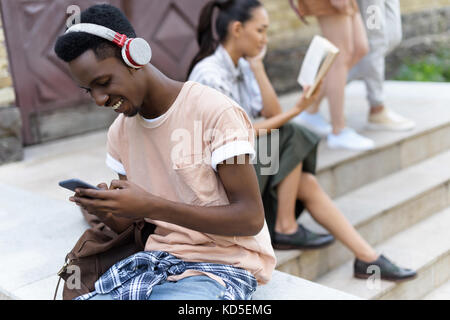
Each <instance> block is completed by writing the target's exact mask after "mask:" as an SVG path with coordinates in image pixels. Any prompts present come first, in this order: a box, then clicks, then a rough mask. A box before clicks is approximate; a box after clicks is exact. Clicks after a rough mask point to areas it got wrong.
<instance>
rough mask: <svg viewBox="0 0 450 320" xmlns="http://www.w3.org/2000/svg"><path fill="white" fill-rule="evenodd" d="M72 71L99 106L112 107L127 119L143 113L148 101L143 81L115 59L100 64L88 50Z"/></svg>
mask: <svg viewBox="0 0 450 320" xmlns="http://www.w3.org/2000/svg"><path fill="white" fill-rule="evenodd" d="M69 69H70V72H71V74H72V75H73V77H74V80H75V81H76V82H77V83H78V84H79V86H80V87H81V88H83V89H85V90H87V92H89V93H90V94H91V97H92V98H93V99H94V101H95V103H96V104H97V105H98V106H104V107H110V108H112V109H114V111H116V112H118V113H123V114H124V115H125V116H127V117H133V116H135V115H136V114H137V113H138V112H139V111H140V108H141V105H142V103H143V101H144V97H145V88H144V87H143V86H142V83H144V81H139V71H137V70H131V69H130V68H128V67H126V66H125V64H124V63H123V62H122V61H120V60H118V59H117V58H116V57H114V56H113V57H108V58H105V59H103V60H98V59H97V57H96V56H95V54H94V52H93V51H92V50H87V51H86V52H84V53H83V54H82V55H80V56H79V57H78V58H76V59H74V60H72V61H71V62H69Z"/></svg>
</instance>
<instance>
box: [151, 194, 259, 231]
mask: <svg viewBox="0 0 450 320" xmlns="http://www.w3.org/2000/svg"><path fill="white" fill-rule="evenodd" d="M148 217H149V218H150V219H153V220H160V221H165V222H169V223H173V224H176V225H179V226H182V227H185V228H188V229H192V230H195V231H199V232H204V233H211V234H216V235H222V236H253V235H255V234H257V233H259V231H260V230H261V228H262V227H263V224H264V211H263V210H261V208H256V207H254V208H252V207H250V206H248V205H244V204H240V203H234V204H229V205H223V206H213V207H204V206H192V205H187V204H184V203H178V202H172V201H168V200H163V201H161V202H160V204H158V210H156V211H154V212H151V213H148Z"/></svg>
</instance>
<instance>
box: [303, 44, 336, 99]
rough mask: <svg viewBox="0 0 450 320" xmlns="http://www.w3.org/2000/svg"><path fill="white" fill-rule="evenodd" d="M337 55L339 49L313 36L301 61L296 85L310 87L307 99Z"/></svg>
mask: <svg viewBox="0 0 450 320" xmlns="http://www.w3.org/2000/svg"><path fill="white" fill-rule="evenodd" d="M338 54H339V49H338V48H337V47H336V46H335V45H334V44H332V43H331V42H330V41H328V40H327V39H325V38H323V37H321V36H314V38H313V39H312V41H311V44H310V45H309V48H308V51H307V52H306V55H305V59H304V60H303V63H302V67H301V69H300V74H299V75H298V79H297V81H298V83H299V84H300V85H301V86H302V87H304V86H311V87H310V88H309V90H308V92H306V97H307V98H309V97H310V96H311V95H312V94H313V93H314V90H315V89H316V87H317V85H318V84H319V82H320V80H322V79H323V78H324V77H325V75H326V74H327V72H328V70H329V69H330V67H331V65H332V64H333V62H334V59H336V56H337V55H338Z"/></svg>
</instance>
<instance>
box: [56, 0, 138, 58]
mask: <svg viewBox="0 0 450 320" xmlns="http://www.w3.org/2000/svg"><path fill="white" fill-rule="evenodd" d="M80 22H81V23H94V24H98V25H101V26H104V27H107V28H109V29H112V30H113V31H115V32H119V33H122V34H125V35H126V36H127V37H131V38H135V37H136V33H135V31H134V29H133V26H132V25H131V23H130V21H129V20H128V19H127V18H126V17H125V15H124V14H123V13H122V11H120V10H119V9H118V8H116V7H113V6H111V5H107V4H101V5H94V6H91V7H89V8H88V9H86V10H84V11H82V12H81V16H80ZM54 49H55V53H56V55H57V56H58V57H59V58H60V59H62V60H64V61H65V62H70V61H72V60H74V59H76V58H78V57H79V56H80V55H82V54H83V53H84V52H85V51H87V50H89V49H92V50H93V51H94V53H95V56H96V57H97V58H98V59H105V58H109V57H112V56H116V57H117V58H119V59H120V60H122V57H121V53H120V48H119V47H118V46H116V45H115V44H113V43H112V42H110V41H108V40H106V39H103V38H100V37H97V36H95V35H92V34H89V33H86V32H70V33H68V34H63V35H62V36H60V37H58V39H57V41H56V44H55V48H54Z"/></svg>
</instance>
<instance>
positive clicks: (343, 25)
mask: <svg viewBox="0 0 450 320" xmlns="http://www.w3.org/2000/svg"><path fill="white" fill-rule="evenodd" d="M318 21H319V25H320V28H321V30H322V33H323V35H324V37H325V38H327V39H328V40H329V41H331V42H332V43H334V44H335V45H336V46H337V47H338V48H339V50H340V54H339V55H338V56H337V58H336V60H335V62H334V64H333V65H332V66H331V68H330V70H329V72H328V75H327V76H326V77H325V80H324V84H323V87H324V93H325V95H326V97H327V98H328V101H329V104H330V115H331V125H332V127H333V133H334V134H338V133H339V132H341V131H342V129H344V127H345V117H344V89H345V84H346V79H347V73H348V69H349V65H350V61H351V59H352V56H353V37H352V25H351V18H350V17H349V16H346V15H333V16H319V17H318Z"/></svg>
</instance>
